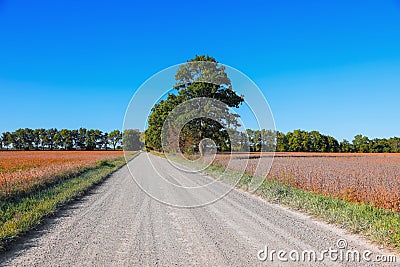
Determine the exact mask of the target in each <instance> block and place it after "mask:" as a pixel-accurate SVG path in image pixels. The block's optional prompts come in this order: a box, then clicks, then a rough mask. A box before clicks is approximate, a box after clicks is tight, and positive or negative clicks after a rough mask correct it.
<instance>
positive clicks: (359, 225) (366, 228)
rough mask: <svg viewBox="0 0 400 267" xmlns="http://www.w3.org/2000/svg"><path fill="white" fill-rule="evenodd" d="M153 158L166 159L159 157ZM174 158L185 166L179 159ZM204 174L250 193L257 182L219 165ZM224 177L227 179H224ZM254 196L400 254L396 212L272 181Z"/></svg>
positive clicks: (208, 169)
mask: <svg viewBox="0 0 400 267" xmlns="http://www.w3.org/2000/svg"><path fill="white" fill-rule="evenodd" d="M152 154H154V155H156V156H161V157H165V156H164V155H161V154H159V153H152ZM170 158H171V159H173V160H175V161H177V162H178V163H181V162H180V161H181V160H179V159H178V158H175V157H170ZM194 165H196V164H194ZM203 173H205V174H207V175H209V176H211V177H213V178H219V179H220V180H221V181H223V182H225V183H228V184H232V185H235V187H237V188H240V189H242V190H244V191H249V186H250V183H251V181H252V179H253V176H251V175H248V174H243V175H242V176H241V173H239V172H237V171H233V170H227V169H225V168H223V167H222V166H220V165H218V164H213V165H210V166H209V167H207V168H206V169H205V170H204V171H203ZM221 174H224V175H222V176H221ZM240 176H241V178H240V180H239V181H235V177H240ZM253 193H254V194H255V195H258V196H260V197H262V198H264V199H266V200H268V201H270V202H272V203H277V204H281V205H285V206H288V207H291V208H294V209H296V210H299V211H302V212H305V213H307V214H310V215H313V216H315V217H317V218H319V219H322V220H323V221H326V222H328V223H333V224H336V225H338V226H340V227H342V228H344V229H347V230H349V231H350V232H352V233H355V234H360V235H363V236H365V237H366V238H368V239H369V240H371V241H374V242H377V243H379V244H382V245H385V246H388V247H391V248H393V249H395V250H396V251H397V252H399V253H400V213H398V212H396V211H392V210H388V209H383V208H377V207H374V206H373V205H372V204H361V203H354V202H349V201H345V200H342V199H339V198H334V197H330V196H324V195H321V194H317V193H314V192H310V191H305V190H302V189H298V188H295V187H292V186H289V185H285V184H283V183H280V182H278V181H272V180H268V179H264V180H263V182H262V184H261V185H260V187H259V188H258V189H257V190H256V191H255V192H253Z"/></svg>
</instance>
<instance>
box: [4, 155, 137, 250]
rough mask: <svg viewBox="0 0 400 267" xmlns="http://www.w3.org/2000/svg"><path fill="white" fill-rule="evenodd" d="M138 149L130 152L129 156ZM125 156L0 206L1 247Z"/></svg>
mask: <svg viewBox="0 0 400 267" xmlns="http://www.w3.org/2000/svg"><path fill="white" fill-rule="evenodd" d="M137 155H139V152H137V153H134V154H132V155H131V156H129V160H131V159H133V158H135V157H136V156H137ZM125 163H126V161H125V158H124V157H120V158H117V159H115V160H110V161H107V160H103V161H100V162H99V163H98V164H97V166H96V167H93V168H90V169H88V170H86V171H85V172H83V173H81V174H79V175H78V176H76V177H73V178H69V179H66V180H62V181H60V182H59V183H57V184H54V185H52V186H50V187H48V188H46V189H43V190H41V191H39V192H34V193H32V194H30V195H28V196H25V197H24V198H22V199H20V200H18V201H10V202H8V203H5V204H3V205H1V208H0V251H2V250H4V249H5V248H6V246H7V245H8V244H9V243H10V242H11V241H12V240H15V239H16V238H17V237H18V236H20V235H21V234H23V233H26V232H27V231H29V230H30V229H32V228H34V227H35V226H37V225H39V224H40V223H41V222H42V221H43V219H44V218H45V217H46V216H49V215H51V214H54V213H55V212H56V211H57V210H58V209H59V208H60V207H61V206H62V205H64V204H66V203H68V202H70V201H72V200H73V199H75V198H76V197H78V196H82V195H83V194H84V193H85V192H87V191H88V190H89V189H91V188H92V187H93V186H94V185H96V184H99V183H100V182H102V181H103V180H105V179H106V178H107V177H108V176H109V175H110V174H112V173H113V172H115V171H116V170H118V169H120V168H121V167H123V166H124V165H125Z"/></svg>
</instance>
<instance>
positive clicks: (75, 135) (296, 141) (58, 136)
mask: <svg viewBox="0 0 400 267" xmlns="http://www.w3.org/2000/svg"><path fill="white" fill-rule="evenodd" d="M228 143H229V144H227V145H224V146H222V147H218V150H219V151H230V150H231V149H232V150H233V151H251V152H268V151H274V150H275V151H277V152H344V153H346V152H347V153H348V152H353V153H400V138H399V137H391V138H374V139H370V138H368V137H367V136H363V135H361V134H359V135H356V136H355V137H354V138H353V140H351V141H348V140H343V141H341V142H339V141H338V140H337V139H335V138H334V137H332V136H329V135H324V134H321V133H320V132H318V131H310V132H308V131H303V130H295V131H293V132H288V133H286V134H285V133H283V132H279V131H271V130H251V129H247V130H246V132H245V133H243V132H238V131H233V132H232V133H230V140H229V141H228ZM143 146H144V133H141V132H140V131H139V130H125V131H123V132H121V131H119V130H114V131H112V132H110V133H107V132H102V131H100V130H97V129H96V130H95V129H89V130H88V129H85V128H79V129H76V130H68V129H62V130H57V129H56V128H51V129H42V128H40V129H29V128H24V129H22V128H21V129H18V130H16V131H14V132H4V133H2V134H1V136H0V149H3V150H9V149H13V150H109V149H112V150H121V149H123V148H124V149H126V150H140V149H142V148H143ZM161 150H162V149H161Z"/></svg>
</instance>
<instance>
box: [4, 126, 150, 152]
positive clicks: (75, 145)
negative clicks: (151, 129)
mask: <svg viewBox="0 0 400 267" xmlns="http://www.w3.org/2000/svg"><path fill="white" fill-rule="evenodd" d="M142 147H143V142H142V135H141V132H140V131H139V130H133V129H128V130H124V131H123V132H121V131H120V130H114V131H112V132H110V133H107V132H103V131H100V130H98V129H86V128H79V129H76V130H69V129H62V130H57V129H56V128H51V129H43V128H40V129H30V128H21V129H18V130H16V131H14V132H4V133H2V134H1V136H0V149H2V150H8V149H13V150H109V149H112V150H120V149H122V148H124V149H125V150H139V149H141V148H142Z"/></svg>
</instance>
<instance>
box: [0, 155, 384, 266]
mask: <svg viewBox="0 0 400 267" xmlns="http://www.w3.org/2000/svg"><path fill="white" fill-rule="evenodd" d="M148 157H150V158H151V160H152V162H153V165H152V164H150V162H149V160H148ZM129 164H130V169H131V171H132V174H133V175H134V176H135V178H136V179H137V181H139V184H141V185H142V186H143V187H144V188H145V189H146V190H147V191H148V192H153V193H154V195H155V196H156V197H157V198H159V199H162V200H166V201H168V202H169V204H173V205H178V204H182V205H184V204H185V203H186V204H188V205H191V204H193V203H194V202H193V201H194V200H193V199H195V200H196V201H195V202H196V203H201V202H208V201H209V200H210V199H212V196H216V195H218V194H221V193H223V192H225V191H227V188H228V189H229V187H228V186H227V185H225V184H222V183H219V182H215V181H214V180H212V179H211V178H208V177H206V176H203V175H200V174H195V173H187V172H184V171H180V170H177V169H176V168H174V167H173V166H171V165H170V164H169V163H168V162H167V160H165V159H162V158H158V157H155V156H153V155H147V154H145V153H142V154H141V155H140V156H138V157H137V158H136V159H134V160H132V161H131V162H130V163H129ZM154 166H156V168H154ZM155 169H157V171H155ZM160 175H161V176H165V177H167V178H166V179H167V180H168V179H171V180H169V181H168V183H160V182H159V181H160V180H158V179H156V177H159V176H160ZM168 177H169V178H168ZM169 182H171V183H169ZM172 183H175V184H179V185H182V184H184V185H186V186H187V185H188V184H192V185H194V184H197V185H202V184H205V183H207V184H210V186H207V187H201V188H203V189H200V191H193V190H190V191H187V190H186V189H185V188H183V187H180V189H171V188H172V187H171V186H172ZM166 184H171V186H169V185H166ZM174 187H176V186H174ZM204 188H206V189H204ZM174 190H175V191H174ZM339 239H345V240H346V241H347V242H348V248H349V249H357V250H359V251H360V252H363V251H365V250H371V251H372V252H373V254H372V255H371V257H372V258H374V256H375V255H376V254H379V253H382V252H379V251H378V250H377V249H376V247H375V246H372V245H369V244H368V243H367V242H365V241H364V240H362V239H360V238H358V237H355V236H353V235H350V234H347V233H345V232H344V231H343V230H341V229H338V228H336V227H333V226H331V225H328V224H325V223H321V222H318V221H316V220H315V219H313V218H311V217H310V216H307V215H303V214H300V213H298V212H294V211H290V210H289V209H287V208H284V207H282V206H279V205H276V204H271V203H268V202H266V201H264V200H262V199H260V198H258V197H256V196H253V195H251V194H248V193H245V192H242V191H240V190H236V189H235V190H233V191H231V192H230V193H229V194H228V195H226V196H225V197H223V198H221V199H220V200H218V201H216V202H214V203H213V204H210V205H205V206H202V207H198V208H177V207H173V206H171V205H166V204H163V203H161V202H159V201H156V200H155V199H153V198H151V197H149V196H148V195H147V194H146V193H144V192H143V191H142V190H141V189H140V188H139V187H138V185H137V184H136V183H135V181H134V179H133V178H132V177H131V175H130V173H129V171H128V168H127V167H124V168H122V169H120V170H119V171H117V172H116V173H114V174H113V175H112V176H111V177H110V178H109V179H107V180H106V181H105V182H104V183H103V184H102V185H101V186H99V187H97V188H96V189H94V190H93V191H92V192H91V193H90V194H89V195H88V196H86V197H84V198H83V199H81V200H80V201H78V202H75V203H73V205H71V206H70V207H67V208H64V209H63V210H62V211H61V212H60V213H59V214H58V215H57V216H56V218H52V219H48V220H47V221H46V222H45V224H44V225H43V226H42V227H40V228H39V229H37V230H35V231H33V232H32V233H30V234H28V235H27V236H26V237H24V238H23V239H22V240H21V241H19V242H17V244H16V245H15V246H14V247H13V248H12V249H11V250H10V251H9V252H7V253H6V254H4V255H2V256H1V258H0V263H1V264H2V265H10V266H15V265H19V266H20V265H29V266H43V265H51V266H72V265H79V266H82V265H84V266H92V265H96V266H110V265H114V266H121V265H127V266H258V265H260V266H267V265H268V266H271V265H276V266H285V265H287V266H295V265H306V266H310V265H314V266H316V265H318V266H324V265H327V266H330V265H333V266H336V265H343V266H345V265H351V264H349V263H348V262H342V263H341V262H340V261H331V260H329V259H326V260H324V261H321V262H318V263H315V262H308V261H306V262H297V263H294V262H293V261H291V260H288V262H285V261H280V260H278V259H277V254H275V255H274V261H273V262H271V261H270V260H269V259H268V260H266V261H260V259H259V257H260V258H262V257H264V256H265V253H260V250H265V247H266V246H267V247H268V253H271V250H276V251H279V250H285V251H286V252H288V253H289V252H290V251H293V250H296V251H298V252H299V253H300V258H301V254H302V251H303V250H306V249H307V250H315V251H316V252H317V253H319V252H321V251H323V250H328V249H329V248H330V247H331V248H333V249H337V241H338V240H339ZM292 256H293V257H296V254H292ZM283 258H289V255H288V254H286V256H283ZM327 258H328V257H327ZM357 265H366V263H365V262H362V264H361V263H358V264H357Z"/></svg>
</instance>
